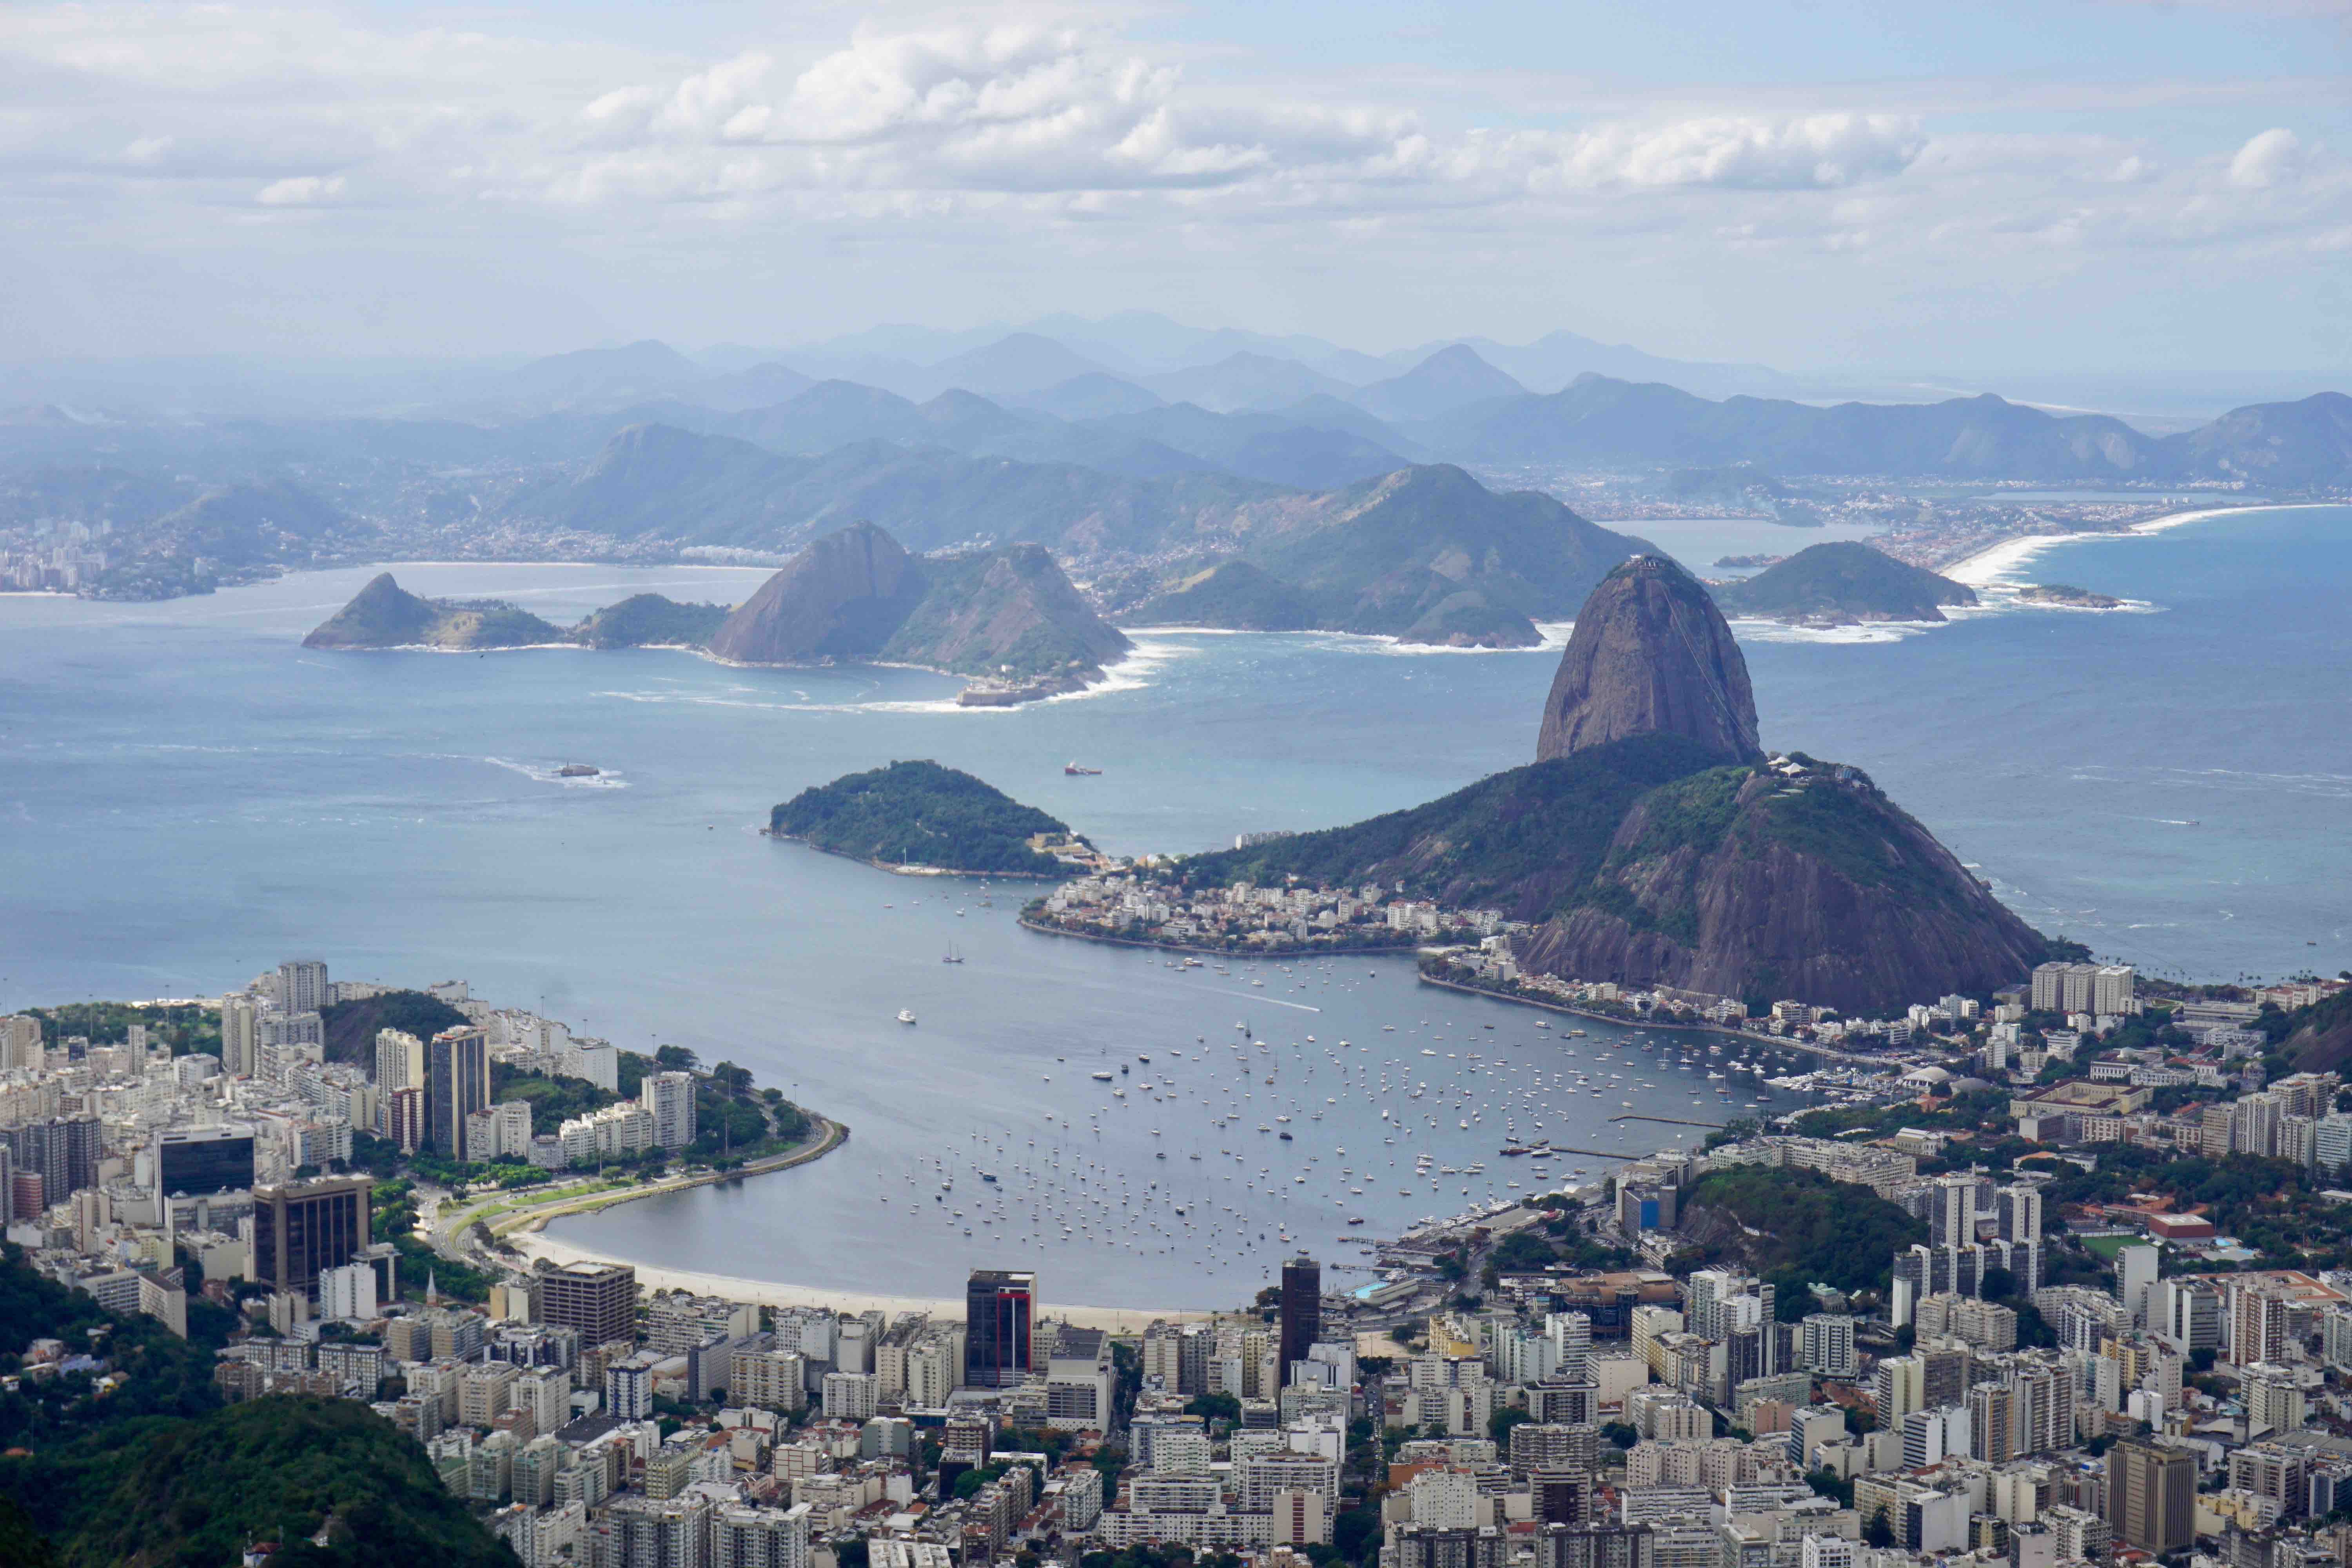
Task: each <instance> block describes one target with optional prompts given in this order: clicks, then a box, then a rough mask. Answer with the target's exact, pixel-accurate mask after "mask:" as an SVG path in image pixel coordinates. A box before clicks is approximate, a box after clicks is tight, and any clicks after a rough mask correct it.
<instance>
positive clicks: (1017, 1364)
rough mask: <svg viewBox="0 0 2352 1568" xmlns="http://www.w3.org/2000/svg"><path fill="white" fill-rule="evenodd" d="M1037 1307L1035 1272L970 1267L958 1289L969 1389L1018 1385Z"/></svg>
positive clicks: (1026, 1361)
mask: <svg viewBox="0 0 2352 1568" xmlns="http://www.w3.org/2000/svg"><path fill="white" fill-rule="evenodd" d="M1036 1310H1037V1276H1035V1275H1034V1274H1031V1273H1028V1272H1026V1271H1024V1270H1016V1269H1006V1268H975V1269H973V1270H972V1271H971V1279H970V1280H969V1281H968V1282H966V1284H965V1286H964V1292H963V1323H964V1339H963V1363H964V1381H965V1382H966V1383H967V1384H971V1386H972V1387H974V1388H1018V1387H1020V1386H1021V1381H1022V1379H1023V1378H1024V1377H1025V1376H1026V1375H1027V1374H1028V1373H1029V1371H1030V1354H1029V1331H1030V1327H1031V1325H1032V1324H1033V1323H1034V1321H1035V1314H1036Z"/></svg>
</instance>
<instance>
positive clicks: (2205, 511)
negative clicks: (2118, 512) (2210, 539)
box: [1940, 501, 2344, 589]
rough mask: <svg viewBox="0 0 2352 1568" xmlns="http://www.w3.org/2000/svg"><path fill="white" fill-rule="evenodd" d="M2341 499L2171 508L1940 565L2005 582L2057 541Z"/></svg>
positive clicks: (1980, 583)
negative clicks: (2123, 524)
mask: <svg viewBox="0 0 2352 1568" xmlns="http://www.w3.org/2000/svg"><path fill="white" fill-rule="evenodd" d="M2342 504H2344V503H2343V502H2340V501H2286V502H2282V503H2280V504H2278V505H2274V506H2273V505H2267V504H2266V505H2259V506H2213V507H2200V508H2198V509H2197V510H2191V511H2175V512H2167V513H2166V514H2165V515H2164V516H2162V517H2152V518H2149V519H2148V520H2147V521H2145V522H2136V523H2134V524H2132V525H2131V526H2130V527H2129V528H2127V529H2122V530H2118V531H2114V532H2084V533H2032V534H2025V535H2022V536H2021V537H2019V538H2016V539H2004V540H2002V541H2001V542H2000V543H1998V544H1990V545H1987V546H1986V547H1985V548H1984V549H1982V550H1979V551H1977V552H1974V553H1973V554H1970V555H1965V556H1962V557H1961V558H1960V559H1959V560H1958V561H1955V562H1953V563H1951V564H1950V565H1948V566H1945V567H1942V568H1940V571H1941V574H1943V575H1944V576H1947V577H1949V578H1950V579H1951V580H1952V581H1953V582H1955V583H1960V584H1966V585H1967V586H1969V587H1971V588H1979V589H1981V588H1989V587H1996V586H2001V585H2004V584H2006V582H2007V578H2008V574H2010V573H2011V572H2014V571H2016V570H2017V569H2019V568H2020V567H2021V566H2023V565H2024V564H2025V563H2027V562H2029V561H2031V560H2032V559H2033V558H2034V557H2035V556H2037V555H2039V554H2041V553H2042V552H2043V551H2044V550H2047V549H2049V548H2050V547H2051V546H2052V545H2053V544H2072V543H2076V542H2081V541H2083V540H2086V539H2122V538H2127V537H2129V536H2131V535H2134V534H2151V533H2163V532H2165V531H2168V530H2170V529H2175V528H2179V527H2180V526H2181V525H2182V524H2184V523H2191V522H2203V521H2206V520H2208V519H2210V518H2216V517H2234V516H2236V515H2238V514H2239V513H2241V512H2266V511H2311V510H2318V509H2321V508H2325V507H2330V506H2340V505H2342Z"/></svg>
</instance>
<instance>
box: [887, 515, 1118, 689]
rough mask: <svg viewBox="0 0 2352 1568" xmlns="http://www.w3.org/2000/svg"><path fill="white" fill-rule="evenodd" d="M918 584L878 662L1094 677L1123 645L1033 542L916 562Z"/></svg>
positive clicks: (1009, 674) (1021, 675)
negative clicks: (919, 573)
mask: <svg viewBox="0 0 2352 1568" xmlns="http://www.w3.org/2000/svg"><path fill="white" fill-rule="evenodd" d="M922 574H923V577H924V580H925V584H926V586H925V590H924V593H923V596H922V598H921V599H920V600H919V601H918V602H917V604H916V605H915V607H914V609H913V610H912V611H911V612H910V613H909V614H908V616H907V618H906V619H905V620H904V621H902V622H900V623H899V625H898V629H897V630H896V631H895V632H893V633H892V634H891V635H890V640H889V641H887V642H886V643H884V644H883V645H882V648H881V651H880V653H879V654H878V656H877V657H878V658H881V659H882V660H883V662H885V663H892V664H920V665H927V666H929V667H930V668H933V669H945V670H950V671H952V672H954V673H956V674H958V675H979V676H988V677H992V678H998V679H1033V678H1035V677H1040V676H1064V677H1067V678H1071V679H1077V680H1093V679H1100V678H1101V676H1102V667H1103V666H1104V665H1106V664H1112V663H1116V662H1117V661H1118V659H1119V658H1120V657H1121V656H1123V655H1124V654H1125V653H1126V652H1127V651H1128V647H1129V643H1128V640H1127V638H1126V637H1125V636H1124V635H1122V634H1121V633H1120V632H1119V631H1118V629H1117V628H1116V627H1114V626H1111V625H1110V624H1109V623H1108V622H1107V621H1105V620H1104V619H1103V618H1102V617H1101V616H1097V615H1096V614H1095V613H1094V611H1093V610H1092V609H1090V608H1089V607H1088V606H1087V602H1086V601H1085V600H1084V599H1082V598H1080V597H1079V596H1078V591H1077V590H1076V588H1074V587H1072V586H1071V585H1070V580H1069V578H1067V577H1066V576H1064V575H1063V574H1062V569H1061V568H1060V567H1059V566H1057V565H1055V563H1054V558H1053V556H1052V555H1050V554H1048V553H1047V552H1045V549H1044V547H1043V546H1040V545H1035V544H1013V545H1007V546H1005V547H1004V548H1003V549H1001V550H982V551H975V552H971V553H970V554H964V555H933V556H927V557H925V558H924V561H923V563H922Z"/></svg>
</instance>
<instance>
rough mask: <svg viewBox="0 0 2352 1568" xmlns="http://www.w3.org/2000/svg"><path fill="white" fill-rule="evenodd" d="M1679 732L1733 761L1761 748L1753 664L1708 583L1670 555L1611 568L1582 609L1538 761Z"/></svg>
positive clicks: (1548, 707) (1548, 704) (1555, 683)
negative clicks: (1750, 678) (1744, 654)
mask: <svg viewBox="0 0 2352 1568" xmlns="http://www.w3.org/2000/svg"><path fill="white" fill-rule="evenodd" d="M1656 733H1664V734H1674V735H1680V736H1683V737H1684V738H1685V739H1687V740H1690V741H1695V742H1697V743H1698V744H1699V745H1701V746H1703V747H1705V748H1706V750H1707V751H1708V752H1713V753H1714V754H1715V755H1717V757H1719V758H1720V759H1721V760H1722V761H1724V762H1726V763H1744V762H1750V761H1753V760H1755V759H1756V758H1758V757H1759V756H1761V755H1762V748H1761V747H1760V746H1759V744H1758V742H1757V738H1756V695H1755V691H1754V689H1752V688H1751V687H1750V686H1749V685H1748V661H1747V660H1746V659H1745V658H1742V657H1741V656H1740V652H1739V645H1738V642H1736V641H1734V640H1733V638H1732V636H1731V627H1730V626H1727V624H1725V622H1724V618H1723V612H1722V611H1720V610H1718V609H1717V608H1716V607H1715V601H1714V600H1713V599H1712V598H1710V597H1708V596H1707V592H1706V588H1705V587H1704V586H1703V585H1702V584H1700V583H1699V581H1698V579H1697V578H1696V577H1693V576H1692V575H1691V574H1689V573H1687V572H1685V571H1684V570H1683V569H1682V568H1681V567H1680V566H1677V565H1675V563H1673V562H1672V561H1670V560H1668V559H1667V558H1666V557H1664V556H1663V555H1636V556H1634V557H1633V559H1632V560H1630V561H1627V562H1626V563H1624V564H1622V565H1621V566H1619V567H1618V568H1617V569H1616V570H1614V571H1612V572H1611V573H1610V574H1609V575H1608V576H1606V577H1604V578H1602V579H1601V585H1600V586H1599V587H1597V588H1595V589H1593V590H1592V594H1591V597H1590V598H1588V599H1586V600H1585V601H1584V607H1583V608H1582V609H1580V610H1579V611H1578V612H1577V614H1576V629H1575V631H1573V632H1572V633H1570V636H1569V639H1568V649H1567V651H1566V652H1565V653H1563V654H1562V655H1561V656H1560V660H1559V674H1558V675H1556V676H1554V677H1553V678H1552V684H1551V695H1550V696H1549V698H1547V699H1546V700H1545V702H1544V719H1543V731H1542V733H1541V735H1540V736H1539V738H1538V741H1537V742H1536V760H1537V761H1538V762H1549V761H1550V760H1551V759H1553V758H1555V757H1565V756H1569V755H1570V754H1572V753H1574V752H1580V751H1584V750H1587V749H1588V748H1590V747H1593V746H1603V745H1607V744H1608V743H1609V742H1612V741H1622V740H1625V739H1626V738H1628V737H1630V736H1633V735H1646V734H1656Z"/></svg>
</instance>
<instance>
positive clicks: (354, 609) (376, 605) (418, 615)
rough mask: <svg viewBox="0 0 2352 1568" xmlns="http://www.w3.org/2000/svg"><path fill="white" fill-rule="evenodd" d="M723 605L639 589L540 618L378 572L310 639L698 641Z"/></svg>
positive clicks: (578, 643)
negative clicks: (414, 586) (561, 617)
mask: <svg viewBox="0 0 2352 1568" xmlns="http://www.w3.org/2000/svg"><path fill="white" fill-rule="evenodd" d="M726 615H727V608H726V606H725V605H681V604H678V603H677V601H675V600H672V599H666V598H664V597H662V596H661V595H659V594H639V595H635V597H633V598H628V599H624V600H623V601H622V602H621V603H619V604H617V605H611V606H609V607H608V608H605V609H602V610H598V611H597V612H596V613H595V614H593V615H592V616H588V617H587V618H586V619H585V620H583V621H582V622H581V623H580V624H579V625H578V626H556V625H555V624H554V623H552V622H551V621H544V620H541V618H540V617H539V616H534V615H532V614H531V613H530V611H529V610H526V609H524V608H522V607H521V606H520V605H509V604H508V603H506V602H505V601H504V600H500V599H426V598H420V597H419V596H417V595H415V594H412V593H410V592H408V590H406V589H405V588H403V587H402V586H401V585H400V584H398V583H397V582H395V581H394V579H393V575H392V574H391V573H389V572H379V573H377V574H375V575H374V576H373V577H371V578H370V579H368V582H367V585H366V586H365V587H363V588H362V589H361V590H360V591H359V592H358V593H357V594H354V595H352V601H351V603H350V604H348V605H344V606H343V607H342V608H341V609H340V610H337V611H336V612H335V613H334V614H333V615H331V616H328V617H327V619H326V620H324V621H322V622H320V624H319V626H318V627H317V628H316V629H315V630H313V631H312V632H311V633H310V636H309V637H304V638H303V639H302V646H303V647H317V648H402V647H427V648H437V649H441V650H443V651H446V652H474V651H477V650H488V649H493V648H519V647H564V646H573V647H599V648H611V647H701V646H702V645H703V644H704V643H705V642H706V641H708V640H709V636H710V633H711V631H712V629H713V628H715V627H716V626H718V625H719V622H720V621H721V620H723V619H725V617H726Z"/></svg>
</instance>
